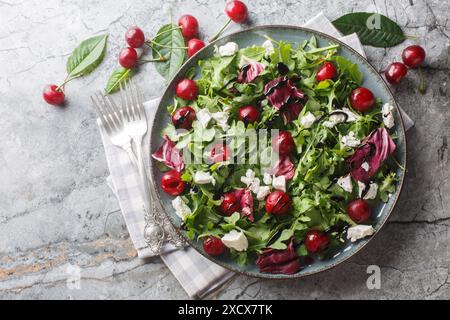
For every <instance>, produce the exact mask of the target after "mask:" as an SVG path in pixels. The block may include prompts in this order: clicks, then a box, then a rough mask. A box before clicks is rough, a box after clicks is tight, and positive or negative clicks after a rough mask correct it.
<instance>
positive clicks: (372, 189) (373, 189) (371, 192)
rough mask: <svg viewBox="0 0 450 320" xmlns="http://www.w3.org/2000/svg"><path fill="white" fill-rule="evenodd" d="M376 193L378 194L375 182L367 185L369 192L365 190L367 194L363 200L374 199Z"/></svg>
mask: <svg viewBox="0 0 450 320" xmlns="http://www.w3.org/2000/svg"><path fill="white" fill-rule="evenodd" d="M361 192H362V191H361ZM377 193H378V184H376V183H375V182H372V183H370V185H369V190H367V193H366V194H365V196H364V199H365V200H370V199H375V198H376V197H377Z"/></svg>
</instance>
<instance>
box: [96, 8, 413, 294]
mask: <svg viewBox="0 0 450 320" xmlns="http://www.w3.org/2000/svg"><path fill="white" fill-rule="evenodd" d="M304 26H305V27H307V28H310V29H315V30H318V31H321V32H323V33H327V34H329V35H331V36H333V37H335V38H338V39H340V40H341V41H342V42H345V43H347V44H348V45H349V46H350V47H352V48H353V49H355V50H356V51H358V52H359V53H360V54H361V55H363V56H365V54H364V50H363V47H362V45H361V42H360V41H359V39H358V37H357V36H356V34H352V35H348V36H345V37H341V34H340V33H339V31H338V30H337V29H336V28H335V27H334V26H333V25H332V24H331V22H330V21H329V20H328V19H327V18H326V17H325V16H324V15H323V14H322V13H320V14H318V15H317V16H315V17H314V18H312V19H311V20H310V21H308V22H307V23H306V24H305V25H304ZM158 103H159V98H156V99H153V100H150V101H148V102H146V103H145V108H146V112H147V118H148V122H149V128H151V125H152V122H153V116H154V114H155V111H156V108H157V106H158ZM401 113H402V117H403V121H404V124H405V127H406V129H407V130H408V129H409V128H411V127H412V126H413V125H414V122H413V121H412V120H411V119H410V118H409V116H408V115H407V114H406V113H404V112H403V110H401ZM149 131H150V130H149ZM100 132H101V136H102V141H103V145H104V147H105V153H106V159H107V163H108V168H109V172H110V176H109V177H108V178H107V183H108V185H109V186H110V187H111V189H112V190H113V192H114V194H115V195H116V196H117V199H118V201H119V205H120V209H121V210H122V214H123V217H124V219H125V223H126V224H127V227H128V232H129V233H130V237H131V240H132V241H133V244H134V246H135V248H136V250H137V253H138V256H139V257H140V258H149V257H152V256H154V254H153V252H152V251H151V250H150V249H149V248H148V247H147V245H146V243H145V239H144V227H145V221H144V214H143V212H142V203H143V200H142V199H143V196H142V191H141V186H140V179H139V176H138V172H137V169H135V168H134V167H133V166H132V164H131V162H130V160H129V158H128V155H127V154H126V153H125V152H124V151H123V150H122V149H120V148H118V147H115V146H114V145H112V144H111V142H110V141H109V139H108V137H107V136H106V134H105V133H104V131H103V129H102V128H101V127H100ZM149 141H150V139H149V137H148V136H147V137H144V146H143V147H144V155H145V156H146V157H147V158H146V159H144V160H145V161H149V155H150V150H149ZM161 259H162V260H163V261H164V263H165V264H166V265H167V267H168V268H169V269H170V271H171V272H172V273H173V275H174V276H175V277H176V278H177V279H178V281H179V282H180V284H181V286H182V287H183V288H184V289H185V290H186V293H187V294H188V295H189V296H190V297H194V298H204V297H207V296H210V295H211V294H212V293H214V292H217V290H218V289H219V288H222V287H224V285H225V284H226V283H228V282H229V281H230V279H231V278H233V276H234V275H235V274H234V273H233V272H231V271H228V270H226V269H224V268H222V267H220V266H218V265H216V264H214V263H213V262H211V261H209V260H207V259H206V258H205V257H203V256H202V255H200V254H199V253H198V252H197V251H195V249H192V248H191V247H187V248H185V249H176V248H174V247H173V246H171V245H170V244H166V245H165V246H164V247H163V253H162V254H161Z"/></svg>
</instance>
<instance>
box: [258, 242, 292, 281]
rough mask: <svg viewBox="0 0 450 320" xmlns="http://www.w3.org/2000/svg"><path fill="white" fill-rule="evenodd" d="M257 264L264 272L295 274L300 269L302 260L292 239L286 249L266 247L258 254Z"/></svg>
mask: <svg viewBox="0 0 450 320" xmlns="http://www.w3.org/2000/svg"><path fill="white" fill-rule="evenodd" d="M256 265H257V266H258V267H259V270H260V271H261V272H264V273H274V274H279V273H281V274H294V273H296V272H297V271H299V270H300V260H299V257H298V255H297V252H296V251H295V248H294V243H293V241H291V242H290V243H289V245H288V247H287V249H285V250H275V249H266V250H264V251H263V252H262V253H261V254H259V255H258V258H257V259H256Z"/></svg>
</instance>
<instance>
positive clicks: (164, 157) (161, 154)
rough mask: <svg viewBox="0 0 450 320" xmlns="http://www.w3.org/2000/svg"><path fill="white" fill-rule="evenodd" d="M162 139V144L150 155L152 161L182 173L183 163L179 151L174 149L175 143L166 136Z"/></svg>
mask: <svg viewBox="0 0 450 320" xmlns="http://www.w3.org/2000/svg"><path fill="white" fill-rule="evenodd" d="M163 138H164V142H163V144H162V145H161V146H160V147H159V149H158V150H156V152H155V153H153V154H152V157H153V159H155V160H157V161H160V162H162V163H164V164H165V165H166V166H168V167H169V168H172V169H175V170H176V171H178V172H181V171H183V169H184V161H183V157H182V156H181V154H180V151H179V150H178V149H176V148H175V143H173V142H172V141H171V140H170V139H169V138H168V137H167V136H164V137H163Z"/></svg>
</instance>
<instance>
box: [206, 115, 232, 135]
mask: <svg viewBox="0 0 450 320" xmlns="http://www.w3.org/2000/svg"><path fill="white" fill-rule="evenodd" d="M228 116H229V114H228V113H227V112H223V111H222V112H214V113H212V114H211V117H212V118H213V119H214V121H216V124H217V125H218V126H219V127H220V128H222V130H223V131H227V130H228V129H229V128H230V126H229V125H228V123H227V122H228Z"/></svg>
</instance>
